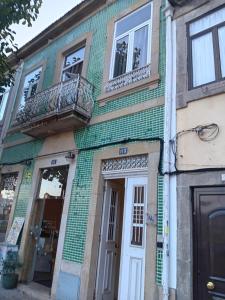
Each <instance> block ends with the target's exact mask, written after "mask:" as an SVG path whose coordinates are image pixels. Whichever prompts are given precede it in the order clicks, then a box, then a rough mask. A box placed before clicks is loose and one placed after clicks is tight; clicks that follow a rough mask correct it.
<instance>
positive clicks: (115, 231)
mask: <svg viewBox="0 0 225 300" xmlns="http://www.w3.org/2000/svg"><path fill="white" fill-rule="evenodd" d="M163 5H164V1H162V3H161V1H160V0H152V1H147V0H126V1H123V0H117V1H116V0H89V1H88V0H86V1H83V2H82V3H81V4H79V5H78V6H77V7H75V8H74V9H72V10H71V11H69V12H68V13H67V14H66V15H65V16H64V17H62V18H61V19H59V20H58V21H56V22H55V23H53V24H52V25H51V26H49V27H48V28H47V29H46V30H44V31H43V32H42V33H40V34H39V35H38V36H37V37H36V38H34V39H33V40H31V41H30V42H29V43H28V44H26V45H25V46H23V47H22V48H21V49H20V50H19V51H18V54H17V59H18V60H17V61H16V60H15V62H14V63H15V64H18V65H19V69H18V73H17V80H16V84H15V86H14V87H13V88H12V92H11V95H10V97H9V98H10V99H9V101H11V102H10V103H12V104H13V105H12V106H10V109H8V111H7V113H8V115H7V116H8V117H7V120H10V125H9V128H8V131H7V134H6V136H5V137H4V143H3V148H4V149H3V153H2V157H1V165H2V169H1V171H2V172H1V173H2V184H1V194H2V200H1V201H2V203H3V199H5V202H4V203H3V204H2V207H3V208H4V209H7V212H4V211H3V212H2V213H1V215H0V217H1V219H4V218H5V215H7V220H9V221H8V227H7V232H8V231H9V229H10V228H11V225H12V221H13V219H15V217H22V218H24V220H25V221H24V227H23V231H22V234H21V237H20V239H19V240H20V241H19V244H20V250H19V253H20V257H21V260H22V262H23V266H22V269H21V274H20V279H21V280H22V281H23V282H31V281H35V282H38V283H40V284H43V285H46V286H48V287H49V288H51V295H52V298H56V299H58V300H64V299H66V300H70V299H80V300H85V299H97V300H100V299H120V300H125V299H127V300H128V299H129V300H132V299H133V300H139V299H140V300H144V299H154V300H155V299H162V288H161V283H162V260H163V257H162V256H163V255H162V253H163V251H162V248H163V239H162V234H163V176H162V175H160V172H161V165H162V150H163V149H162V148H163V133H164V100H165V99H164V94H165V55H166V53H165V29H166V28H165V17H164V14H163ZM11 108H12V109H11ZM7 184H8V185H7ZM9 185H10V186H9ZM9 191H10V192H9ZM5 194H6V195H5ZM13 196H14V198H13ZM9 199H10V201H9ZM2 234H6V229H5V232H3V233H2ZM172 295H173V293H172ZM171 299H172V297H171Z"/></svg>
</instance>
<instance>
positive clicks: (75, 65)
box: [62, 47, 85, 81]
mask: <svg viewBox="0 0 225 300" xmlns="http://www.w3.org/2000/svg"><path fill="white" fill-rule="evenodd" d="M84 53H85V47H83V48H80V49H79V50H76V51H74V52H72V53H70V54H69V55H67V56H66V57H65V60H64V65H63V70H62V80H63V81H65V80H68V79H71V78H73V77H74V76H73V75H74V74H80V75H81V72H82V67H83V61H84Z"/></svg>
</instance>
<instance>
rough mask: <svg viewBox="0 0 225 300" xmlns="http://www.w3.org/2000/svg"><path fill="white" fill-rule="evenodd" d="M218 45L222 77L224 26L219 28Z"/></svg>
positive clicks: (224, 60) (224, 53)
mask: <svg viewBox="0 0 225 300" xmlns="http://www.w3.org/2000/svg"><path fill="white" fill-rule="evenodd" d="M218 35H219V45H220V61H221V72H222V77H225V26H223V27H221V28H219V30H218Z"/></svg>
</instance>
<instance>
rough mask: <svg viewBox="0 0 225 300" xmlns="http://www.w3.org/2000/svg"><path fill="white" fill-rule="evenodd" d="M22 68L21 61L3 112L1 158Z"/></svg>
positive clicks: (0, 143) (22, 63)
mask: <svg viewBox="0 0 225 300" xmlns="http://www.w3.org/2000/svg"><path fill="white" fill-rule="evenodd" d="M23 66H24V62H23V60H21V61H20V63H19V65H18V68H17V70H16V74H15V81H14V82H15V83H14V86H12V87H11V88H10V91H9V96H8V99H7V104H6V111H5V115H4V119H3V120H4V122H3V127H2V133H1V138H0V157H1V156H2V151H3V141H4V138H5V137H6V134H7V131H8V129H9V125H10V122H11V120H12V117H13V112H14V109H15V107H14V106H15V102H16V98H17V94H18V90H19V86H20V80H21V76H22V72H23Z"/></svg>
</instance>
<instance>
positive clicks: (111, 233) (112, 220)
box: [108, 191, 117, 241]
mask: <svg viewBox="0 0 225 300" xmlns="http://www.w3.org/2000/svg"><path fill="white" fill-rule="evenodd" d="M116 208H117V192H116V191H112V193H111V203H110V210H109V225H108V241H114V240H115V227H116Z"/></svg>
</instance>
